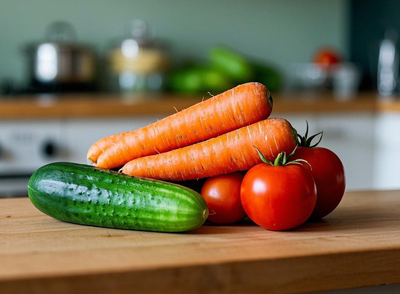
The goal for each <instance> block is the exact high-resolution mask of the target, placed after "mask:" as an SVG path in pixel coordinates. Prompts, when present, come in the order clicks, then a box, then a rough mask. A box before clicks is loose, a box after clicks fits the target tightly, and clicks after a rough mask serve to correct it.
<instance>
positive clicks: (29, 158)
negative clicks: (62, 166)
mask: <svg viewBox="0 0 400 294" xmlns="http://www.w3.org/2000/svg"><path fill="white" fill-rule="evenodd" d="M0 129H1V132H0V197H20V196H27V184H28V180H29V177H30V175H31V174H32V172H33V171H35V170H36V169H37V168H38V167H40V166H42V165H44V164H46V163H49V162H51V161H63V160H66V156H67V154H66V153H65V152H64V151H63V150H62V148H61V146H63V140H64V136H63V133H62V130H61V125H60V124H58V123H54V122H52V123H48V122H35V121H29V122H25V121H14V122H12V123H8V122H0ZM77 144H78V143H77Z"/></svg>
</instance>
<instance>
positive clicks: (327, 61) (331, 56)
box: [313, 48, 341, 68]
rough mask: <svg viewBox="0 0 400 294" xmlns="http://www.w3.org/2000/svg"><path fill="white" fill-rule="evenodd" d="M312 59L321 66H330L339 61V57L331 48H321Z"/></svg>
mask: <svg viewBox="0 0 400 294" xmlns="http://www.w3.org/2000/svg"><path fill="white" fill-rule="evenodd" d="M313 61H314V63H316V64H318V65H319V66H320V67H322V68H330V67H332V66H333V65H335V64H338V63H339V62H340V61H341V57H340V55H339V53H337V52H336V51H335V50H334V49H332V48H322V49H320V50H318V51H317V53H316V54H315V55H314V58H313Z"/></svg>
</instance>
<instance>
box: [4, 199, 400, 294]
mask: <svg viewBox="0 0 400 294" xmlns="http://www.w3.org/2000/svg"><path fill="white" fill-rule="evenodd" d="M399 232H400V191H365V192H364V191H360V192H347V193H346V195H345V197H344V200H343V201H342V203H341V204H340V205H339V207H338V208H337V209H336V210H335V211H334V212H333V213H331V214H330V215H329V216H327V217H326V218H325V219H324V220H321V221H318V222H310V223H306V224H305V225H303V226H301V227H299V228H297V229H295V230H292V231H287V232H272V231H267V230H265V229H262V228H260V227H258V226H256V225H254V224H253V223H252V222H251V221H249V220H246V221H244V222H242V223H239V224H237V225H235V226H214V225H210V224H206V225H204V226H202V227H201V228H199V229H197V230H194V231H191V232H186V233H180V234H168V233H154V232H141V231H129V230H115V229H107V228H96V227H89V226H82V225H74V224H69V223H65V222H60V221H58V220H55V219H53V218H51V217H48V216H46V215H44V214H42V213H41V212H39V211H38V210H37V209H36V208H35V207H34V206H33V205H32V204H31V203H30V201H29V199H28V198H17V199H1V200H0V265H1V266H0V293H2V294H6V293H60V294H63V293H84V292H86V293H143V292H146V293H304V292H311V291H325V290H335V289H344V288H354V287H364V286H373V285H383V284H394V283H400V237H399V236H400V235H399Z"/></svg>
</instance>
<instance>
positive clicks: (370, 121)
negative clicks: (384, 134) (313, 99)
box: [317, 113, 374, 190]
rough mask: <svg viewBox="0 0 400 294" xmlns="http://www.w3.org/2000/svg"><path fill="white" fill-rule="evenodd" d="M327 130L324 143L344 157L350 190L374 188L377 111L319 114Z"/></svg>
mask: <svg viewBox="0 0 400 294" xmlns="http://www.w3.org/2000/svg"><path fill="white" fill-rule="evenodd" d="M317 129H318V130H322V131H323V138H322V141H321V144H320V146H321V147H326V148H329V149H331V150H332V151H333V152H335V153H336V154H337V155H338V156H339V158H340V159H341V160H342V162H343V165H344V168H345V173H346V188H347V190H355V189H372V188H373V158H374V115H373V114H372V113H365V114H363V113H357V114H353V113H349V114H347V113H346V114H337V113H335V114H319V115H318V116H317Z"/></svg>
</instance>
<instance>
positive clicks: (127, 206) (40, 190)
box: [28, 162, 208, 232]
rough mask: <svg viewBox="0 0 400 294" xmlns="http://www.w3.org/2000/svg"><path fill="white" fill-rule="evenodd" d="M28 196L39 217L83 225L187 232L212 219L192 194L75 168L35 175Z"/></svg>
mask: <svg viewBox="0 0 400 294" xmlns="http://www.w3.org/2000/svg"><path fill="white" fill-rule="evenodd" d="M28 195H29V199H30V200H31V202H32V203H33V205H34V206H35V207H36V208H37V209H39V210H40V211H41V212H43V213H45V214H47V215H49V216H51V217H53V218H55V219H58V220H61V221H66V222H71V223H76V224H82V225H92V226H100V227H109V228H117V229H132V230H144V231H157V232H184V231H189V230H193V229H196V228H198V227H200V226H201V225H202V224H203V223H204V222H205V220H206V219H207V217H208V208H207V204H206V202H205V200H204V199H203V198H202V197H201V195H200V194H199V193H197V192H195V191H194V190H192V189H189V188H187V187H184V186H181V185H177V184H174V183H169V182H164V181H160V180H153V179H145V178H138V177H132V176H128V175H124V174H121V173H118V172H116V171H111V170H106V169H99V168H96V167H93V166H90V165H84V164H78V163H71V162H55V163H50V164H47V165H44V166H42V167H40V168H39V169H38V170H36V171H35V172H34V173H33V174H32V176H31V177H30V179H29V183H28Z"/></svg>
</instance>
